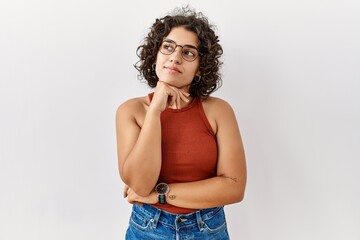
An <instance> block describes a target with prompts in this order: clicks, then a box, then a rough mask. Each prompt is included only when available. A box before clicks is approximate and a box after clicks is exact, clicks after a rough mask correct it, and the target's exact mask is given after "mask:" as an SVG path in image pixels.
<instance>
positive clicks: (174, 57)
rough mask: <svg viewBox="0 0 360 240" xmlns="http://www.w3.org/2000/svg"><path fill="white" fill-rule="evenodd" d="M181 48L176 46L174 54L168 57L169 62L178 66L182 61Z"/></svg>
mask: <svg viewBox="0 0 360 240" xmlns="http://www.w3.org/2000/svg"><path fill="white" fill-rule="evenodd" d="M181 55H182V48H181V47H179V46H176V48H175V50H174V52H173V53H172V54H171V55H170V61H171V62H174V63H176V64H180V63H181V61H182V56H181Z"/></svg>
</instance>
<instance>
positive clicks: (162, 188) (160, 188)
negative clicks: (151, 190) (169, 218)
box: [155, 183, 170, 204]
mask: <svg viewBox="0 0 360 240" xmlns="http://www.w3.org/2000/svg"><path fill="white" fill-rule="evenodd" d="M169 191H170V187H169V185H167V184H166V183H159V184H157V185H156V187H155V192H156V193H157V194H158V203H160V204H166V203H167V201H166V197H167V194H168V193H169Z"/></svg>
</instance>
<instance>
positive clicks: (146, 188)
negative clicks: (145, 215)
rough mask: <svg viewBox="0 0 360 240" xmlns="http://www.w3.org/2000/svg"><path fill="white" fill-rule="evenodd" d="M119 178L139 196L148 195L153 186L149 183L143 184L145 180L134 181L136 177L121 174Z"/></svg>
mask: <svg viewBox="0 0 360 240" xmlns="http://www.w3.org/2000/svg"><path fill="white" fill-rule="evenodd" d="M121 179H122V180H123V182H124V183H125V184H126V185H127V186H129V187H130V188H131V189H132V190H133V191H134V192H135V193H136V194H137V195H139V196H141V197H147V196H149V195H150V193H151V192H152V191H153V190H154V187H155V186H152V185H150V184H145V182H142V181H136V179H131V178H130V177H126V175H123V176H121Z"/></svg>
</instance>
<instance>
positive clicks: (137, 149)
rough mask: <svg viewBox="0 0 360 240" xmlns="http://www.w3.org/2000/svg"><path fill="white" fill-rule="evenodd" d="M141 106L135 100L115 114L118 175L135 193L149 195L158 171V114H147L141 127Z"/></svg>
mask: <svg viewBox="0 0 360 240" xmlns="http://www.w3.org/2000/svg"><path fill="white" fill-rule="evenodd" d="M141 111H144V110H142V109H141V104H139V103H137V102H135V100H131V101H128V102H126V103H124V104H122V105H121V106H120V107H119V108H118V110H117V113H116V130H117V143H118V144H117V147H118V161H119V172H120V176H121V178H122V180H123V181H124V183H125V184H127V185H129V186H131V187H132V188H133V189H134V190H135V191H136V192H137V193H138V194H140V195H142V196H145V195H148V194H149V193H150V192H151V190H152V189H153V187H154V185H155V184H156V181H157V179H158V177H159V174H160V168H161V125H160V112H156V111H147V113H146V116H145V119H144V122H143V125H142V126H141V128H140V126H139V125H138V123H137V121H136V117H135V116H136V115H141Z"/></svg>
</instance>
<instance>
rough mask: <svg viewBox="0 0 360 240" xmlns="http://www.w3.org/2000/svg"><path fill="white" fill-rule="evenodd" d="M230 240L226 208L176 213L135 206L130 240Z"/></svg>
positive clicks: (145, 206)
mask: <svg viewBox="0 0 360 240" xmlns="http://www.w3.org/2000/svg"><path fill="white" fill-rule="evenodd" d="M134 239H135V240H151V239H155V240H158V239H166V240H185V239H186V240H198V239H199V240H202V239H204V240H229V234H228V231H227V226H226V221H225V213H224V208H223V207H215V208H208V209H202V210H199V211H196V212H193V213H189V214H174V213H170V212H167V211H164V210H161V209H158V208H155V207H153V206H151V205H147V204H144V205H143V206H138V205H133V211H132V213H131V217H130V222H129V227H128V229H127V232H126V240H134Z"/></svg>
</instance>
